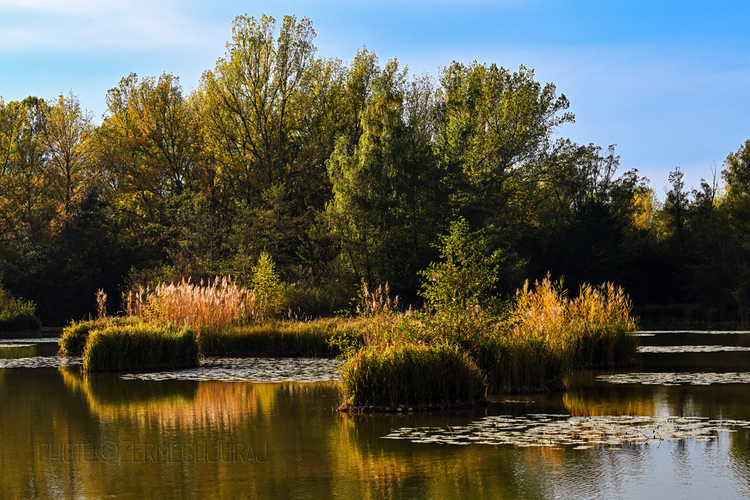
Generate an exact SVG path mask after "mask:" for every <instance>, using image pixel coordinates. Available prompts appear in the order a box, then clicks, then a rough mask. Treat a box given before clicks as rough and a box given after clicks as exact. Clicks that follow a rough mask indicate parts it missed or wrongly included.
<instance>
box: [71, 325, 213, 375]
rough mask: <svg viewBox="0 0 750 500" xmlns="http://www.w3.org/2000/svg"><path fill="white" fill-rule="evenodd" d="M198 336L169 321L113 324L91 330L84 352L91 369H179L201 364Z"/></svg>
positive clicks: (189, 329) (91, 370) (84, 367)
mask: <svg viewBox="0 0 750 500" xmlns="http://www.w3.org/2000/svg"><path fill="white" fill-rule="evenodd" d="M198 356H199V351H198V336H197V334H196V332H195V330H193V329H192V328H190V327H186V326H182V327H177V326H174V325H170V324H166V325H164V324H155V323H138V324H131V325H123V326H119V325H114V324H110V325H108V326H105V327H104V328H102V329H98V330H97V329H95V330H91V331H90V332H89V334H88V341H87V342H86V347H85V349H84V352H83V369H84V370H85V371H88V372H99V371H125V370H148V369H155V368H159V369H176V368H192V367H195V366H198Z"/></svg>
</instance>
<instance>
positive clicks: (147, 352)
mask: <svg viewBox="0 0 750 500" xmlns="http://www.w3.org/2000/svg"><path fill="white" fill-rule="evenodd" d="M441 243H442V247H441V254H442V261H441V262H438V263H434V264H431V265H430V266H429V267H428V269H427V270H426V271H424V273H423V276H424V277H425V284H424V286H423V289H422V292H421V294H422V296H423V298H424V299H425V306H424V307H423V308H422V309H421V310H419V311H414V310H412V309H411V308H409V309H408V310H406V311H404V310H403V308H401V307H400V306H399V303H398V297H396V298H395V299H391V297H390V290H389V288H388V286H387V285H386V286H385V287H378V288H377V289H374V290H371V289H369V288H368V287H367V285H363V286H362V290H361V291H360V294H359V297H358V304H359V305H358V306H357V307H356V310H357V313H356V314H355V315H354V316H352V317H348V318H345V317H337V318H324V319H317V320H308V321H291V320H289V319H287V320H281V319H279V316H280V314H279V311H280V310H282V309H283V305H284V289H283V285H282V284H281V283H280V282H279V280H278V277H276V275H275V273H274V269H273V262H272V261H271V260H270V259H268V258H266V259H265V262H264V261H263V259H261V260H260V261H259V264H258V266H257V267H256V268H255V275H256V282H255V286H254V287H253V288H252V289H247V288H245V287H240V286H238V285H236V284H234V283H233V282H232V281H231V280H230V279H228V278H226V279H222V280H219V279H218V278H217V279H216V280H214V281H211V282H208V283H207V284H205V285H204V284H202V283H201V284H200V285H195V284H193V283H191V282H190V281H182V282H181V283H179V284H170V285H167V284H164V283H162V284H159V285H158V286H156V287H155V288H154V289H153V290H150V289H146V290H143V289H141V290H139V291H138V292H136V293H133V292H131V293H129V294H128V295H127V296H126V297H124V299H125V300H124V302H125V304H126V310H127V313H128V315H127V317H122V318H108V317H106V315H105V314H101V313H102V312H103V311H104V306H103V302H102V301H103V300H106V296H104V295H103V292H100V294H99V296H98V297H99V300H100V319H98V320H93V321H88V322H81V323H74V324H72V325H71V326H69V327H68V328H66V330H65V332H64V335H63V338H62V339H61V341H60V345H61V351H62V352H63V353H64V354H68V355H76V354H82V355H83V357H84V369H86V370H87V371H105V370H140V369H154V368H167V369H169V368H178V367H185V366H196V365H197V364H198V356H199V355H200V354H202V355H218V356H335V355H340V356H342V357H344V358H345V359H346V362H345V363H344V364H343V365H342V368H341V372H340V375H341V384H340V387H341V393H342V397H343V404H342V406H341V408H340V409H342V410H349V411H371V410H379V411H388V410H391V411H395V410H398V409H399V408H401V409H403V408H414V407H416V408H420V409H429V408H455V407H462V406H473V405H477V404H484V403H486V401H487V400H486V395H487V393H514V392H515V393H517V392H539V391H551V390H561V389H564V388H565V383H566V382H565V379H566V376H567V375H568V374H569V373H570V372H571V371H572V370H577V369H589V368H602V367H615V366H625V365H632V364H636V363H637V362H638V354H637V351H638V340H637V337H635V336H634V335H632V334H633V332H634V330H635V329H636V322H635V319H634V318H633V317H632V316H631V314H630V311H631V310H632V303H631V301H630V299H629V298H628V296H627V295H626V294H625V292H624V291H623V290H622V289H621V288H619V287H617V286H615V285H613V284H610V283H607V284H604V285H601V286H599V287H593V286H590V285H582V286H581V287H580V289H579V290H578V293H577V294H576V295H575V296H574V297H573V298H569V297H568V295H567V291H566V290H565V289H564V288H563V285H562V281H558V282H553V281H552V280H551V279H550V278H549V276H548V277H547V278H545V279H543V280H541V281H538V282H535V283H534V284H533V285H530V284H529V282H528V281H527V282H526V284H525V285H524V286H523V287H522V288H521V289H519V290H518V291H517V292H516V294H515V296H513V297H511V298H509V299H501V297H500V296H498V295H497V294H494V293H493V287H494V284H495V280H496V275H497V265H496V264H495V262H496V261H497V260H498V258H499V256H498V255H497V252H496V253H495V254H492V255H488V253H487V251H486V244H485V243H484V239H483V234H482V233H481V232H478V233H471V232H469V230H468V225H467V224H466V223H465V222H464V221H462V220H459V221H457V222H456V223H454V224H453V225H452V227H451V232H450V234H448V235H446V236H444V237H443V238H442V242H441ZM175 325H177V326H175Z"/></svg>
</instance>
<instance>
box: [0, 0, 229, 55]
mask: <svg viewBox="0 0 750 500" xmlns="http://www.w3.org/2000/svg"><path fill="white" fill-rule="evenodd" d="M217 29H218V28H217V27H215V26H212V25H210V24H208V23H206V24H202V23H201V22H200V20H199V19H191V18H189V17H186V16H184V15H182V14H181V13H180V9H179V6H178V5H176V4H175V3H174V2H172V1H169V0H129V1H115V0H72V1H65V2H60V1H54V0H0V51H4V52H9V51H12V52H31V51H35V50H39V49H46V50H50V49H51V50H66V49H83V48H87V49H89V50H92V51H96V50H101V49H104V50H106V49H109V48H132V49H142V48H148V47H153V46H154V45H159V46H162V47H163V46H201V45H204V44H205V43H206V42H207V41H209V40H211V39H213V38H214V37H215V35H216V31H217Z"/></svg>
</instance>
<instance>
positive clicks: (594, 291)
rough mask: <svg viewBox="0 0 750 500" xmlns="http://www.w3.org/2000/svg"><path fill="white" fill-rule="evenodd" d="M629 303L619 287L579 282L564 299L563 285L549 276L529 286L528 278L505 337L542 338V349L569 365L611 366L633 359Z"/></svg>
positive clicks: (635, 344) (632, 321)
mask: <svg viewBox="0 0 750 500" xmlns="http://www.w3.org/2000/svg"><path fill="white" fill-rule="evenodd" d="M632 308H633V304H632V302H631V301H630V298H629V297H628V296H627V294H626V293H625V292H624V290H623V289H622V288H621V287H617V286H615V285H613V284H612V283H605V284H604V285H602V286H600V287H592V286H591V285H586V284H584V285H583V286H582V287H581V289H580V291H579V294H578V296H577V297H576V298H575V299H572V300H571V299H568V298H567V297H566V292H565V291H564V290H563V289H562V284H561V283H560V284H558V286H554V284H553V282H552V281H551V280H550V279H549V276H548V277H547V278H545V279H543V280H542V281H541V282H536V283H535V288H534V290H529V284H528V281H527V282H526V283H525V284H524V287H523V288H522V289H521V290H519V291H518V292H517V294H516V300H515V303H514V305H513V307H512V308H511V310H510V314H509V320H508V329H507V336H509V337H510V338H512V339H516V340H519V341H520V340H526V341H527V340H529V339H539V340H543V341H544V343H545V344H546V345H547V348H548V349H549V350H550V351H551V352H552V353H554V355H555V356H558V357H560V358H561V359H562V362H563V363H564V364H567V365H570V366H571V367H573V368H593V367H611V366H615V365H620V366H622V365H627V364H633V363H635V362H636V361H637V349H638V341H637V339H636V338H635V337H634V336H633V335H632V333H633V332H634V331H635V330H636V328H637V324H636V320H635V318H633V317H632V316H631V315H630V312H631V310H632Z"/></svg>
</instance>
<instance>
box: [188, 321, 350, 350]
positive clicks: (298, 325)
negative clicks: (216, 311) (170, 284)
mask: <svg viewBox="0 0 750 500" xmlns="http://www.w3.org/2000/svg"><path fill="white" fill-rule="evenodd" d="M362 336H363V334H362V326H361V321H358V320H356V319H344V318H324V319H319V320H314V321H273V322H268V323H265V324H262V325H244V326H232V327H227V328H213V327H202V328H200V333H199V336H198V342H199V345H200V349H201V353H202V354H204V355H206V356H337V355H339V354H341V353H342V346H344V345H362V342H363V340H362Z"/></svg>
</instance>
